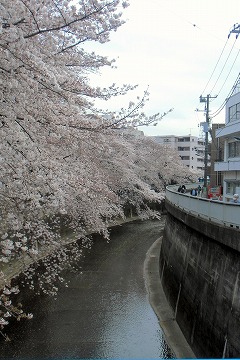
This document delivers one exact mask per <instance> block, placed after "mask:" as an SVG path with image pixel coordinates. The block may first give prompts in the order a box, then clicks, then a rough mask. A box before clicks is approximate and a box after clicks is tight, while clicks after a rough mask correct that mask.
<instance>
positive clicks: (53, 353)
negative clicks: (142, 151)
mask: <svg viewBox="0 0 240 360" xmlns="http://www.w3.org/2000/svg"><path fill="white" fill-rule="evenodd" d="M163 226H164V220H160V221H159V220H154V221H153V220H152V221H151V220H148V221H140V220H137V221H134V222H129V223H126V224H123V225H121V226H117V227H114V228H112V229H111V236H110V241H109V242H108V241H106V240H104V239H103V238H101V237H100V236H96V237H95V239H94V241H93V244H92V246H91V248H90V249H87V250H85V254H84V256H83V257H82V258H81V259H80V260H79V263H78V269H79V270H78V271H75V272H69V271H66V272H65V273H64V277H65V278H66V280H67V281H68V287H65V286H61V287H60V289H59V293H58V295H57V296H56V298H53V297H51V296H47V295H40V296H33V295H31V294H30V293H29V290H27V291H25V294H24V298H25V300H26V303H29V302H30V303H31V312H32V313H33V315H34V317H33V319H32V320H30V321H29V320H26V321H25V320H23V321H20V322H18V323H16V324H15V325H14V326H12V328H11V329H10V333H9V336H10V338H11V341H10V342H4V341H3V339H2V340H1V350H0V358H1V359H9V358H18V359H19V358H22V359H26V358H27V359H30V358H32V359H77V358H78V359H83V358H95V359H96V358H98V359H107V358H108V359H109V358H135V359H136V358H139V359H140V358H145V359H146V358H148V359H150V358H155V359H157V358H164V359H169V358H173V357H174V355H173V353H172V351H171V350H170V348H169V347H168V345H167V343H166V342H165V340H164V336H163V332H162V330H161V328H160V325H159V321H158V319H157V316H156V315H155V313H154V311H153V309H152V307H151V305H150V303H149V299H148V293H147V289H146V284H145V279H144V271H143V269H144V261H145V258H146V253H147V251H148V249H149V248H150V247H151V245H152V244H153V243H154V241H155V240H156V239H157V238H159V237H160V236H161V233H162V231H163ZM24 298H23V303H24Z"/></svg>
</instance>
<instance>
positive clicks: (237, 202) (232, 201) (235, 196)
mask: <svg viewBox="0 0 240 360" xmlns="http://www.w3.org/2000/svg"><path fill="white" fill-rule="evenodd" d="M231 203H234V204H239V203H240V201H239V195H238V194H234V195H233V198H232V200H231Z"/></svg>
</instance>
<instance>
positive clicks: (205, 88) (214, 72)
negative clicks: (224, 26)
mask: <svg viewBox="0 0 240 360" xmlns="http://www.w3.org/2000/svg"><path fill="white" fill-rule="evenodd" d="M228 40H229V39H227V41H226V42H225V45H224V47H223V49H222V51H221V54H220V55H219V58H218V61H217V63H216V65H215V67H214V69H213V72H212V74H211V76H210V78H209V80H208V82H207V84H206V86H205V88H204V90H203V91H202V94H204V92H205V90H206V88H207V86H208V84H209V83H210V81H211V79H212V77H213V74H214V73H215V70H216V68H217V66H218V64H219V61H220V60H221V57H222V55H223V52H224V50H225V48H226V46H227V43H228Z"/></svg>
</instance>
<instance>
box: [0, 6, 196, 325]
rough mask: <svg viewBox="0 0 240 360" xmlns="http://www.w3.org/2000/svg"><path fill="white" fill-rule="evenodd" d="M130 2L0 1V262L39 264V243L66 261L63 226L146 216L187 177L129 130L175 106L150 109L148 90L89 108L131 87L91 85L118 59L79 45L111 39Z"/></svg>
mask: <svg viewBox="0 0 240 360" xmlns="http://www.w3.org/2000/svg"><path fill="white" fill-rule="evenodd" d="M127 6H128V3H127V2H126V1H121V0H112V1H111V0H80V1H78V2H73V1H68V0H41V1H36V0H15V1H9V0H0V14H1V27H0V78H1V81H0V88H1V95H0V96H1V101H0V134H1V143H0V164H1V174H0V198H1V202H0V216H1V231H0V233H1V242H0V251H1V253H0V261H1V262H2V264H4V263H8V262H9V261H12V260H14V259H16V258H19V256H22V255H23V254H25V256H29V257H31V259H32V261H35V259H36V261H37V257H36V258H35V256H36V255H37V254H38V252H39V248H43V247H44V248H49V249H51V251H52V250H56V251H57V254H58V256H59V257H62V258H64V257H65V255H66V253H64V251H63V250H62V246H60V245H61V237H62V234H63V224H64V227H67V228H68V229H71V231H72V232H73V233H74V234H75V238H76V239H78V238H81V237H83V238H84V237H85V236H86V235H87V234H88V233H89V232H91V231H94V232H96V231H97V232H100V233H103V234H104V235H105V236H106V237H108V230H107V228H108V226H109V222H110V221H111V220H113V219H116V218H118V217H124V216H125V215H124V210H125V209H126V208H127V207H129V206H131V207H132V208H134V209H135V211H136V212H137V213H138V214H139V215H140V216H142V217H144V216H157V213H156V212H154V211H153V210H151V209H150V207H149V206H148V205H149V204H150V203H154V202H158V203H159V202H161V201H162V199H163V198H164V186H165V185H166V184H167V183H169V182H171V181H176V182H178V181H181V180H182V179H183V178H187V177H189V176H190V174H189V172H188V170H187V169H186V168H184V166H183V165H182V164H181V163H180V160H179V158H178V156H177V155H176V154H175V153H174V152H173V151H171V150H170V149H169V148H165V147H162V146H161V145H158V144H156V143H154V142H153V141H152V140H150V139H147V138H146V137H144V136H143V135H141V134H140V133H137V132H136V131H135V130H134V129H136V128H137V127H138V126H141V125H143V124H152V123H155V122H156V121H158V120H161V118H162V117H164V116H166V115H167V113H168V112H169V111H171V109H170V110H169V111H167V112H164V113H163V114H155V115H153V116H146V114H144V112H143V111H142V109H143V107H144V104H145V101H147V98H148V95H149V94H148V90H146V92H145V93H144V94H143V96H142V98H141V99H139V101H137V102H136V103H134V102H130V104H129V107H128V108H127V109H122V110H121V111H120V112H118V113H117V112H111V111H105V112H103V111H101V110H99V109H97V108H96V107H95V105H94V100H95V99H104V100H108V99H110V98H111V97H113V96H119V95H124V94H126V93H127V92H129V91H131V90H132V89H135V85H128V84H123V85H121V86H118V85H116V84H112V85H111V86H110V87H109V88H107V89H106V88H99V87H95V88H94V87H93V86H91V85H90V82H89V79H88V74H89V72H92V71H98V70H99V69H100V68H101V67H103V66H112V65H113V63H114V59H113V60H109V59H107V58H106V57H103V56H99V55H97V54H95V53H94V52H91V53H89V52H87V51H85V50H84V43H85V42H90V41H97V42H100V43H104V42H106V41H109V34H110V32H111V31H117V29H118V28H119V27H120V26H121V25H122V24H123V23H124V21H123V20H122V13H121V11H122V9H124V8H125V7H127ZM179 174H180V175H179ZM59 244H60V245H59ZM59 249H61V250H59ZM2 277H3V279H4V272H2ZM6 286H7V284H6ZM10 289H12V288H11V287H10V285H9V286H8V287H5V295H3V296H4V297H6V296H8V294H6V292H9V291H10ZM15 292H16V289H15V288H14V290H13V291H10V293H13V294H14V293H15ZM6 301H8V299H7V300H6ZM0 320H1V319H0ZM4 322H6V320H4V319H3V320H2V322H1V321H0V325H1V326H4V325H5V323H4Z"/></svg>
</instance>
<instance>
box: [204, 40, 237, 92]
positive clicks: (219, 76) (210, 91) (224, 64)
mask: <svg viewBox="0 0 240 360" xmlns="http://www.w3.org/2000/svg"><path fill="white" fill-rule="evenodd" d="M236 40H237V39H235V41H234V43H233V45H232V48H231V50H230V52H229V54H228V57H227V59H226V61H225V63H224V65H223V67H222V70H221V71H220V74H219V76H218V78H217V80H216V81H215V84H214V85H213V88H212V90H211V91H210V94H211V93H212V92H213V89H214V88H215V86H216V84H217V82H218V80H219V78H220V76H221V75H222V73H223V70H224V68H225V66H226V64H227V62H228V59H229V57H230V55H231V53H232V51H233V48H234V45H235V42H236Z"/></svg>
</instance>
